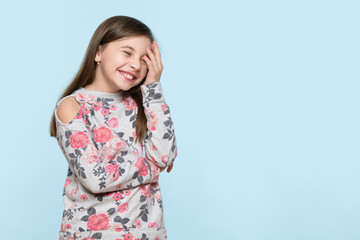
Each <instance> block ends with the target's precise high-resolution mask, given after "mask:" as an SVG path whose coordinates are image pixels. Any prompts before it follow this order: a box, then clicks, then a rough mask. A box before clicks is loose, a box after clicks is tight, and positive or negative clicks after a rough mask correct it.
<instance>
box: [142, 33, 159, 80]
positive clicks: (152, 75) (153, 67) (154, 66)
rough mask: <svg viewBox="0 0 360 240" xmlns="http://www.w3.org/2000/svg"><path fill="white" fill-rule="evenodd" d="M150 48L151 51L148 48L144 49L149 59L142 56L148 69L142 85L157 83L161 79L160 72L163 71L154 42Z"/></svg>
mask: <svg viewBox="0 0 360 240" xmlns="http://www.w3.org/2000/svg"><path fill="white" fill-rule="evenodd" d="M151 48H152V49H153V51H152V50H151V49H149V48H148V47H147V48H146V51H147V53H148V55H149V57H150V58H148V57H147V56H144V60H145V62H146V65H147V67H148V69H149V71H148V73H147V76H146V80H145V82H144V85H145V84H148V83H153V82H159V81H160V77H161V72H162V70H163V65H162V63H161V56H160V50H159V47H158V45H157V43H156V41H155V40H154V42H153V43H152V45H151Z"/></svg>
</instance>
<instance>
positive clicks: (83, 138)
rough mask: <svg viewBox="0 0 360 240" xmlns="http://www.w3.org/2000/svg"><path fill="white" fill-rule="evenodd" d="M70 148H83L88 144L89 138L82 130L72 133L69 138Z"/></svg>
mask: <svg viewBox="0 0 360 240" xmlns="http://www.w3.org/2000/svg"><path fill="white" fill-rule="evenodd" d="M69 142H70V145H71V147H72V148H76V149H79V148H83V147H86V146H87V145H88V144H89V138H88V136H87V135H86V134H85V133H84V132H77V133H75V134H72V135H71V136H70V139H69Z"/></svg>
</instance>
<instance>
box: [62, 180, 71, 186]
mask: <svg viewBox="0 0 360 240" xmlns="http://www.w3.org/2000/svg"><path fill="white" fill-rule="evenodd" d="M70 183H71V179H69V178H66V181H65V184H64V188H65V187H66V186H67V185H69V184H70Z"/></svg>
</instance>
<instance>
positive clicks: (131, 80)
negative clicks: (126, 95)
mask: <svg viewBox="0 0 360 240" xmlns="http://www.w3.org/2000/svg"><path fill="white" fill-rule="evenodd" d="M118 72H119V73H120V75H121V76H123V78H125V79H126V80H128V81H129V82H133V81H134V80H135V78H134V77H133V76H131V75H130V74H127V73H124V72H122V71H120V70H119V71H118Z"/></svg>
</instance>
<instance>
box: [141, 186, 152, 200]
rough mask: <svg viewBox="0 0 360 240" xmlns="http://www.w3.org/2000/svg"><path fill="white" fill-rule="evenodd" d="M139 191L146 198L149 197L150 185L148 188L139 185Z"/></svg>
mask: <svg viewBox="0 0 360 240" xmlns="http://www.w3.org/2000/svg"><path fill="white" fill-rule="evenodd" d="M140 191H141V193H142V194H143V195H144V196H145V197H147V198H149V197H151V190H150V187H148V189H146V187H144V186H141V187H140Z"/></svg>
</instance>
